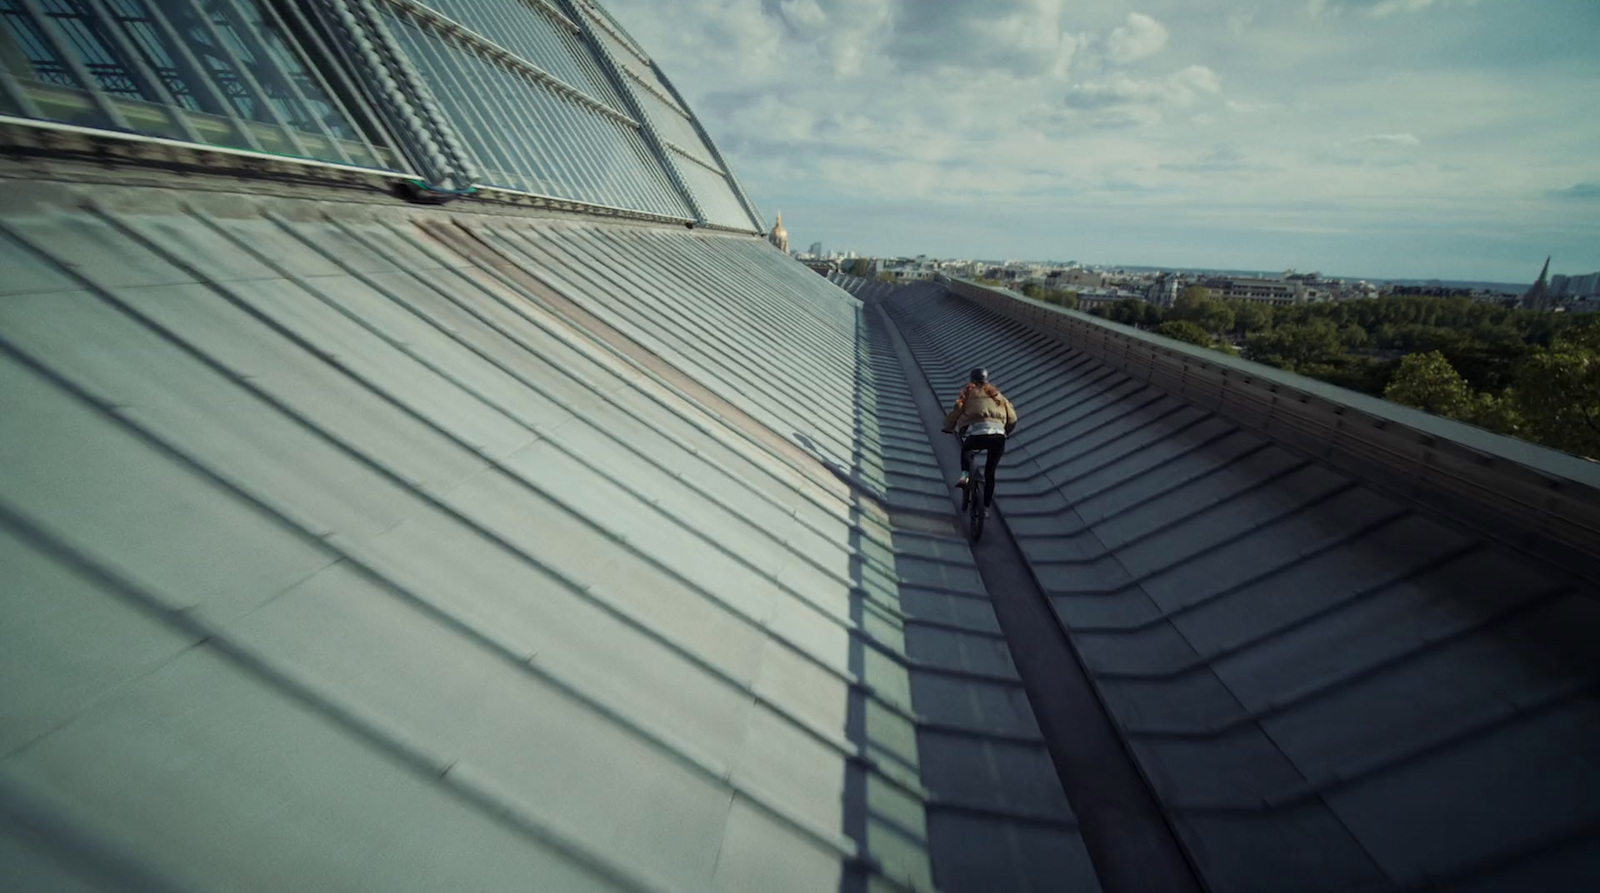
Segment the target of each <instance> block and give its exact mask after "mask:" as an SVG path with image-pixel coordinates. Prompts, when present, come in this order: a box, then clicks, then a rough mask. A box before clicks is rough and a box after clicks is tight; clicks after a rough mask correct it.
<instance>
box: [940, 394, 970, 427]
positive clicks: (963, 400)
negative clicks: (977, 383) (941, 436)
mask: <svg viewBox="0 0 1600 893" xmlns="http://www.w3.org/2000/svg"><path fill="white" fill-rule="evenodd" d="M966 408H967V392H966V391H962V392H961V396H959V397H957V398H956V405H955V407H954V408H953V409H951V410H950V411H949V412H948V413H946V414H945V417H944V433H946V434H949V433H951V432H953V431H955V430H956V422H958V421H960V419H961V411H962V410H964V409H966Z"/></svg>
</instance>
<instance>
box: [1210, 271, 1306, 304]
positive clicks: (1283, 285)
mask: <svg viewBox="0 0 1600 893" xmlns="http://www.w3.org/2000/svg"><path fill="white" fill-rule="evenodd" d="M1200 284H1201V285H1203V286H1205V287H1206V288H1207V289H1209V290H1210V291H1211V296H1212V297H1215V298H1223V299H1224V300H1229V301H1260V302H1262V303H1264V304H1272V305H1273V306H1283V305H1286V304H1294V303H1297V300H1296V293H1297V292H1296V289H1297V288H1302V286H1301V285H1300V283H1298V282H1291V281H1289V280H1286V279H1253V278H1243V277H1238V278H1234V277H1220V276H1218V277H1212V278H1210V279H1207V280H1205V281H1204V282H1202V283H1200Z"/></svg>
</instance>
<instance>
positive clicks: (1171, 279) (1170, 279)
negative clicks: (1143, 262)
mask: <svg viewBox="0 0 1600 893" xmlns="http://www.w3.org/2000/svg"><path fill="white" fill-rule="evenodd" d="M1179 284H1180V283H1179V281H1178V277H1177V275H1175V274H1173V273H1162V274H1161V275H1159V276H1157V277H1156V278H1155V279H1154V280H1153V281H1152V282H1151V283H1150V285H1149V286H1148V287H1146V288H1145V291H1144V299H1145V300H1146V301H1148V302H1150V303H1151V304H1154V305H1156V306H1157V307H1171V306H1172V304H1173V302H1174V301H1176V300H1178V293H1179V291H1180V290H1181V289H1180V288H1179Z"/></svg>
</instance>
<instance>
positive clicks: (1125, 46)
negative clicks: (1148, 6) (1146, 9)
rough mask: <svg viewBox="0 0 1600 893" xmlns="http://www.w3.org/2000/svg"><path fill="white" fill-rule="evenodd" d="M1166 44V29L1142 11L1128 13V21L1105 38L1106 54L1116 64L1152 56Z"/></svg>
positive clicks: (1124, 63)
mask: <svg viewBox="0 0 1600 893" xmlns="http://www.w3.org/2000/svg"><path fill="white" fill-rule="evenodd" d="M1166 45H1167V29H1166V28H1165V27H1163V26H1162V24H1161V23H1160V22H1158V21H1156V20H1155V19H1153V18H1151V17H1150V16H1147V15H1145V14H1144V13H1142V12H1132V13H1129V14H1128V22H1127V24H1125V25H1119V26H1118V27H1117V28H1115V29H1113V30H1112V32H1111V35H1110V36H1109V37H1107V38H1106V56H1107V58H1109V59H1110V60H1111V61H1112V62H1114V63H1116V64H1118V65H1126V64H1128V63H1129V62H1137V61H1138V60H1140V59H1145V58H1148V57H1150V56H1154V55H1155V54H1156V53H1159V52H1161V50H1162V48H1163V47H1165V46H1166Z"/></svg>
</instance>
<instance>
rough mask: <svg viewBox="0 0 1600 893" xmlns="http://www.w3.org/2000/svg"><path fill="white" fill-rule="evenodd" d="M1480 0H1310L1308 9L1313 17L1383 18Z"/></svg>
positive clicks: (1471, 3)
mask: <svg viewBox="0 0 1600 893" xmlns="http://www.w3.org/2000/svg"><path fill="white" fill-rule="evenodd" d="M1477 2H1478V0H1310V3H1309V5H1308V7H1307V8H1308V9H1309V10H1310V12H1311V15H1312V16H1313V17H1320V16H1322V15H1324V14H1327V13H1331V14H1334V15H1337V14H1339V13H1342V12H1346V11H1349V12H1357V13H1362V14H1364V15H1369V16H1372V17H1373V18H1377V19H1382V18H1387V17H1389V16H1392V15H1394V14H1396V13H1405V12H1421V11H1422V10H1424V9H1427V8H1429V7H1431V6H1450V5H1465V6H1471V5H1473V4H1475V3H1477Z"/></svg>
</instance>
